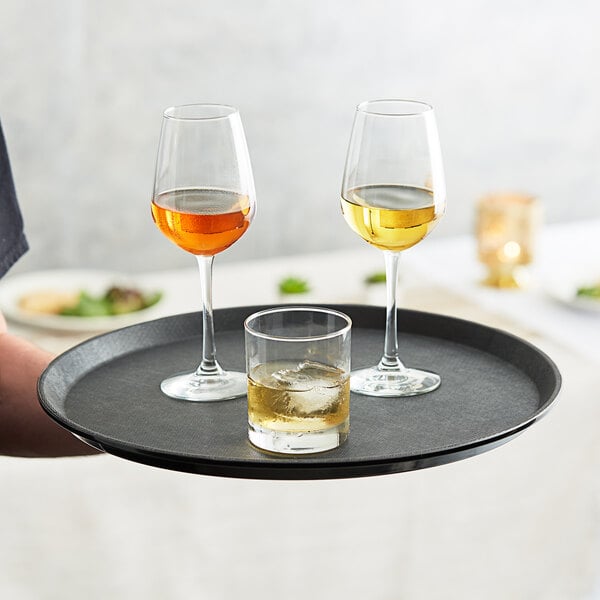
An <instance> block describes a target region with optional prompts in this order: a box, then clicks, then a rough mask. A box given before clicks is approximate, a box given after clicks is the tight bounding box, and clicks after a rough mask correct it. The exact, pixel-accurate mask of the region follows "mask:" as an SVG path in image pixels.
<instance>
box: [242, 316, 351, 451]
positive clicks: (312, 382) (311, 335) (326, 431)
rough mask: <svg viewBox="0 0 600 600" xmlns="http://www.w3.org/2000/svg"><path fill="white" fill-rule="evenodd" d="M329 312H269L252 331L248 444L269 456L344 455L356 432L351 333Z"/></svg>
mask: <svg viewBox="0 0 600 600" xmlns="http://www.w3.org/2000/svg"><path fill="white" fill-rule="evenodd" d="M351 327H352V321H351V320H350V318H349V317H348V316H346V315H345V314H343V313H341V312H338V311H335V310H331V309H328V308H316V307H283V308H273V309H268V310H263V311H261V312H257V313H254V314H253V315H251V316H249V317H248V318H247V319H246V321H245V323H244V328H245V335H246V368H247V373H248V437H249V439H250V441H251V442H252V444H254V446H256V447H258V448H260V449H262V450H268V451H270V452H277V453H284V454H306V453H311V452H322V451H324V450H331V449H333V448H337V447H338V446H339V445H340V444H342V443H343V442H345V441H346V439H347V438H348V431H349V425H350V330H351Z"/></svg>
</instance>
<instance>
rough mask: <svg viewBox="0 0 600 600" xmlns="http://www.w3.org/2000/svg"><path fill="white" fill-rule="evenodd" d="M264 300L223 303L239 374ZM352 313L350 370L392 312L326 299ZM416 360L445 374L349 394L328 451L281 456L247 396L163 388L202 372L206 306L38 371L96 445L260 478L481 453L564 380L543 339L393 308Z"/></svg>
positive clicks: (158, 461)
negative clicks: (343, 429) (203, 395)
mask: <svg viewBox="0 0 600 600" xmlns="http://www.w3.org/2000/svg"><path fill="white" fill-rule="evenodd" d="M264 308H267V307H266V306H249V307H248V306H247V307H239V308H229V309H223V310H217V311H215V314H214V318H215V330H216V343H217V354H218V358H219V362H220V363H221V365H222V366H223V367H224V368H227V369H236V370H242V371H243V370H244V368H245V360H244V332H243V322H244V320H245V318H246V317H247V316H248V315H250V314H252V313H253V312H255V311H257V310H262V309H264ZM331 308H334V309H337V310H340V311H342V312H344V313H346V314H347V315H348V316H350V318H351V319H352V323H353V325H352V367H353V368H361V367H365V366H370V365H373V364H376V363H377V361H378V360H379V358H380V355H381V353H382V350H383V335H384V326H385V309H384V308H381V307H373V306H358V305H332V306H331ZM398 324H399V345H400V354H401V357H402V359H403V361H404V362H405V364H407V365H408V366H411V367H420V368H424V369H429V370H433V371H435V372H437V373H439V374H440V375H441V377H442V385H441V386H440V388H438V389H437V390H436V391H434V392H431V393H429V394H425V395H422V396H413V397H409V398H373V397H368V396H360V395H355V394H352V397H351V401H350V435H349V439H348V441H347V442H346V443H345V444H344V445H342V446H341V447H340V448H337V449H335V450H331V451H328V452H323V453H321V454H314V455H303V456H275V455H269V454H265V453H262V452H260V451H259V450H257V449H256V448H254V447H253V446H252V445H251V444H250V443H249V442H248V440H247V433H246V429H247V412H246V408H247V406H246V398H245V397H244V398H239V399H236V400H227V401H224V402H211V403H205V404H201V403H194V402H186V401H182V400H173V399H171V398H168V397H167V396H165V395H164V394H163V393H162V392H161V391H160V388H159V385H160V382H161V381H162V379H164V378H165V377H167V376H169V375H172V374H174V373H176V372H181V371H186V370H190V371H191V370H194V369H195V368H196V366H197V363H198V362H199V359H200V352H201V347H202V344H201V338H202V318H201V313H190V314H183V315H176V316H173V317H167V318H163V319H158V320H156V321H149V322H146V323H141V324H138V325H133V326H131V327H126V328H124V329H119V330H116V331H113V332H110V333H107V334H104V335H100V336H98V337H95V338H92V339H90V340H88V341H86V342H84V343H82V344H80V345H78V346H76V347H74V348H72V349H71V350H68V351H67V352H65V353H64V354H62V355H61V356H59V357H58V358H56V359H55V360H54V361H53V362H52V363H51V364H50V365H49V366H48V368H47V369H46V371H45V372H44V373H43V374H42V376H41V378H40V381H39V385H38V391H39V397H40V402H41V405H42V407H43V408H44V409H45V410H46V412H47V413H48V414H49V415H50V416H51V417H52V418H53V419H55V420H56V421H57V422H58V423H60V424H61V425H62V426H64V427H66V428H67V429H68V430H70V431H71V432H72V433H74V434H75V435H77V436H78V437H80V438H82V439H83V440H85V441H86V442H88V443H89V444H91V445H92V446H95V447H98V448H100V449H102V450H104V451H106V452H109V453H111V454H114V455H116V456H119V457H122V458H126V459H130V460H134V461H137V462H140V463H144V464H148V465H153V466H156V467H163V468H167V469H173V470H178V471H186V472H190V473H202V474H205V475H219V476H225V477H245V478H255V479H332V478H342V477H363V476H369V475H383V474H387V473H398V472H402V471H410V470H414V469H422V468H425V467H432V466H436V465H441V464H444V463H448V462H452V461H456V460H461V459H463V458H467V457H469V456H473V455H476V454H480V453H482V452H485V451H487V450H490V449H492V448H494V447H496V446H499V445H501V444H504V443H506V442H507V441H509V440H510V439H512V438H513V437H515V436H516V435H518V434H519V433H521V432H522V431H523V430H524V429H526V428H527V427H528V426H530V425H531V424H533V423H534V422H535V421H536V420H537V419H539V418H540V417H541V416H542V415H543V414H544V413H545V412H546V411H547V409H548V408H549V407H550V405H551V404H552V402H553V400H554V399H555V397H556V395H557V394H558V391H559V389H560V384H561V378H560V374H559V372H558V369H557V368H556V366H555V365H554V363H553V362H552V361H551V360H550V359H549V358H548V356H546V355H545V354H544V353H542V352H541V351H540V350H539V349H537V348H536V347H535V346H533V345H531V344H530V343H528V342H526V341H524V340H522V339H520V338H517V337H515V336H513V335H511V334H508V333H506V332H503V331H500V330H498V329H493V328H490V327H486V326H483V325H480V324H477V323H473V322H471V321H465V320H461V319H455V318H452V317H447V316H442V315H437V314H431V313H424V312H418V311H411V310H399V311H398Z"/></svg>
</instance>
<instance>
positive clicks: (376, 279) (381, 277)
mask: <svg viewBox="0 0 600 600" xmlns="http://www.w3.org/2000/svg"><path fill="white" fill-rule="evenodd" d="M385 281H386V279H385V271H379V272H377V273H371V275H369V276H368V277H365V283H366V284H369V285H370V284H375V283H385Z"/></svg>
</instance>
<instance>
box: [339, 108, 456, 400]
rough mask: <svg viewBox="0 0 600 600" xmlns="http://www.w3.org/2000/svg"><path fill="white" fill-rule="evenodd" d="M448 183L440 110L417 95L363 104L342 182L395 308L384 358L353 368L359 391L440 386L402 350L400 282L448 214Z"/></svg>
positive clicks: (345, 208)
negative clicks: (405, 257) (404, 257)
mask: <svg viewBox="0 0 600 600" xmlns="http://www.w3.org/2000/svg"><path fill="white" fill-rule="evenodd" d="M445 204H446V188H445V182H444V172H443V167H442V157H441V151H440V145H439V140H438V133H437V126H436V121H435V116H434V112H433V109H432V108H431V106H429V105H428V104H425V103H423V102H416V101H412V100H374V101H370V102H363V103H362V104H360V105H359V106H358V107H357V110H356V114H355V117H354V124H353V127H352V133H351V136H350V143H349V147H348V156H347V158H346V166H345V170H344V177H343V183H342V213H343V215H344V218H345V220H346V222H347V224H348V225H349V226H350V228H351V229H352V230H353V231H354V232H355V233H357V234H358V235H359V236H360V237H361V238H363V239H364V240H365V241H367V242H368V243H369V244H372V245H373V246H375V247H376V248H379V249H380V250H382V251H383V254H384V257H385V271H386V287H387V308H386V328H385V341H384V352H383V356H382V358H381V360H380V361H379V364H377V365H375V366H373V367H369V368H366V369H360V370H357V371H353V372H352V375H351V378H350V387H351V389H352V391H354V392H356V393H359V394H365V395H368V396H414V395H417V394H424V393H426V392H430V391H432V390H435V389H436V388H437V387H438V386H439V385H440V377H439V375H437V374H436V373H432V372H430V371H424V370H421V369H417V368H409V367H406V366H405V365H404V364H403V363H402V361H401V360H400V356H399V353H398V332H397V311H396V285H397V279H398V259H399V257H400V253H401V252H402V251H404V250H406V249H407V248H410V247H412V246H414V245H415V244H418V243H419V242H420V241H421V240H422V239H423V238H424V237H425V236H426V235H427V234H428V233H429V232H430V231H431V230H432V229H433V228H434V227H435V224H436V223H437V222H438V220H439V219H440V218H441V216H442V215H443V213H444V209H445Z"/></svg>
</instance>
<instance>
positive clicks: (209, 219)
mask: <svg viewBox="0 0 600 600" xmlns="http://www.w3.org/2000/svg"><path fill="white" fill-rule="evenodd" d="M253 212H254V211H253V206H252V204H251V203H250V200H249V198H248V196H244V195H241V194H236V193H235V192H231V191H228V190H220V189H209V188H206V189H204V188H189V189H179V190H172V191H169V192H164V193H162V194H159V195H158V196H156V197H155V198H154V199H153V200H152V218H153V219H154V222H155V223H156V225H157V227H158V228H159V229H160V230H161V231H162V233H163V234H164V235H165V236H166V237H168V238H169V239H170V240H171V241H172V242H174V243H175V244H177V245H178V246H179V247H180V248H183V249H184V250H187V251H188V252H191V253H192V254H202V255H207V256H212V255H214V254H218V253H219V252H222V251H223V250H225V249H226V248H229V246H231V244H233V243H234V242H236V241H237V240H239V239H240V237H241V236H242V235H243V234H244V232H245V231H246V229H248V225H250V221H251V220H252V216H253Z"/></svg>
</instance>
